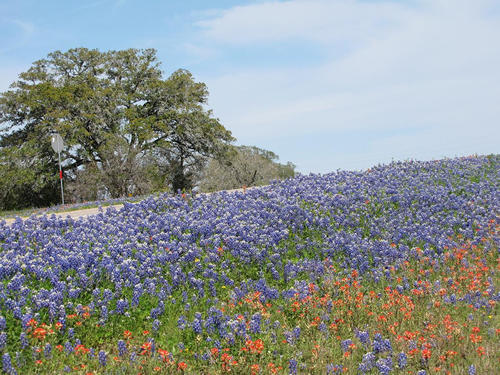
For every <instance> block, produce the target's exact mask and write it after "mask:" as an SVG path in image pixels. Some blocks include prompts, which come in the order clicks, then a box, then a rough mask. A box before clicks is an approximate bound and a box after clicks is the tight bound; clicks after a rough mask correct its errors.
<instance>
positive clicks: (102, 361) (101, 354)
mask: <svg viewBox="0 0 500 375" xmlns="http://www.w3.org/2000/svg"><path fill="white" fill-rule="evenodd" d="M98 357H99V364H100V365H101V366H103V367H104V366H106V352H105V351H104V350H99V355H98Z"/></svg>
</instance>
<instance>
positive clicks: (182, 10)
mask: <svg viewBox="0 0 500 375" xmlns="http://www.w3.org/2000/svg"><path fill="white" fill-rule="evenodd" d="M74 47H87V48H98V49H100V50H103V51H104V50H111V49H115V50H116V49H125V48H131V47H133V48H156V49H157V50H158V57H159V59H160V61H161V62H162V68H163V70H164V72H165V75H166V76H167V75H169V74H170V73H172V72H173V71H175V70H176V69H178V68H184V69H188V70H189V71H191V72H192V73H193V75H194V76H195V78H196V79H197V80H198V81H202V82H205V83H206V84H207V85H208V89H209V92H210V96H209V107H210V108H211V109H212V110H213V111H214V114H215V116H217V117H218V118H219V119H220V120H221V122H222V123H223V124H224V126H226V128H228V129H229V130H231V131H232V132H233V135H234V136H235V137H236V138H237V140H238V142H237V143H238V144H246V145H256V146H259V147H262V148H266V149H269V150H272V151H274V152H275V153H277V154H278V155H279V156H280V159H281V161H283V162H285V161H291V162H293V163H295V164H296V165H297V169H298V170H299V171H300V172H302V173H309V172H314V173H318V172H319V173H324V172H329V171H334V170H337V169H365V168H368V167H370V166H373V165H376V164H379V163H387V162H390V161H391V160H406V159H417V160H429V159H436V158H442V157H455V156H465V155H470V154H474V153H477V154H488V153H499V152H500V147H499V145H500V101H499V98H500V1H498V0H422V1H420V0H409V1H396V0H393V1H377V0H288V1H249V0H248V1H230V0H212V1H203V0H198V1H195V0H184V1H160V0H157V1H153V0H151V1H133V0H109V1H108V0H102V1H99V0H96V1H92V0H89V1H81V0H80V1H72V0H65V1H62V0H61V1H50V0H44V1H35V0H32V1H23V0H1V1H0V91H5V90H7V88H8V86H9V84H10V83H11V82H13V81H14V80H15V79H16V77H17V74H19V73H20V72H22V71H24V70H26V69H27V68H28V67H29V66H30V65H31V63H32V62H33V61H35V60H37V59H40V58H43V57H45V56H46V55H47V54H48V53H50V52H52V51H55V50H61V51H65V50H67V49H69V48H74Z"/></svg>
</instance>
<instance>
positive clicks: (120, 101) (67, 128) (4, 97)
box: [0, 48, 233, 209]
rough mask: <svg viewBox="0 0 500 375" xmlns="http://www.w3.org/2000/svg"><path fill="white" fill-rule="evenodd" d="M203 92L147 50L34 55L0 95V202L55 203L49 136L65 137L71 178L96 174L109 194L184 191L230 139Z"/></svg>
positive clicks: (54, 170) (189, 77)
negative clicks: (166, 188)
mask: <svg viewBox="0 0 500 375" xmlns="http://www.w3.org/2000/svg"><path fill="white" fill-rule="evenodd" d="M207 97H208V90H207V87H206V85H205V84H203V83H199V82H195V80H194V79H193V76H192V75H191V74H190V73H189V72H188V71H186V70H178V71H176V72H174V73H173V74H172V75H170V76H169V77H167V78H163V74H162V71H161V70H160V64H159V62H158V60H157V57H156V51H155V50H154V49H145V50H137V49H128V50H122V51H109V52H100V51H98V50H89V49H86V48H76V49H71V50H69V51H67V52H60V51H56V52H53V53H50V54H49V55H48V56H47V57H46V58H45V59H41V60H38V61H35V62H34V63H33V64H32V66H31V67H30V68H29V69H28V70H27V71H26V72H23V73H21V74H20V75H19V79H18V80H17V81H16V82H14V83H13V84H12V85H11V86H10V89H9V90H8V91H6V92H4V93H1V94H0V208H4V209H5V208H13V207H19V206H33V205H34V206H41V205H48V204H51V203H54V202H56V201H57V199H58V190H57V183H58V181H57V177H58V175H57V168H58V167H57V155H56V154H55V153H54V152H53V151H52V150H51V148H50V135H51V133H53V132H58V133H60V134H61V136H62V137H63V139H64V140H65V143H66V148H65V150H64V152H63V153H62V157H63V165H64V170H65V176H66V177H67V178H68V179H69V180H76V179H77V177H78V176H79V175H82V174H84V173H85V172H86V171H93V172H92V173H94V174H95V173H98V174H100V177H99V178H97V179H94V181H96V183H97V181H99V183H101V184H102V186H101V187H100V188H101V189H104V190H105V192H106V193H107V194H108V195H110V196H112V197H118V196H123V195H126V194H138V193H147V192H148V191H147V189H148V188H147V187H145V185H144V183H143V182H144V181H145V179H155V180H156V181H162V182H164V183H166V184H169V185H170V186H171V188H172V189H173V190H174V191H176V190H178V189H184V188H186V189H189V188H190V187H192V184H193V180H192V179H193V176H194V174H195V172H196V170H197V169H199V168H200V166H202V165H203V164H204V162H205V160H207V158H209V157H217V155H220V154H222V153H224V152H225V150H226V147H227V145H228V144H229V142H231V141H232V140H233V138H232V136H231V133H230V132H229V131H228V130H227V129H225V128H224V126H222V125H221V124H220V122H219V120H218V119H216V118H214V117H213V115H212V113H211V112H210V111H209V110H207V109H206V103H207ZM151 173H153V174H155V175H154V176H152V175H151Z"/></svg>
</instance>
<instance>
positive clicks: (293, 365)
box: [288, 358, 297, 374]
mask: <svg viewBox="0 0 500 375" xmlns="http://www.w3.org/2000/svg"><path fill="white" fill-rule="evenodd" d="M288 370H289V374H297V361H296V360H295V359H293V358H292V359H290V361H288Z"/></svg>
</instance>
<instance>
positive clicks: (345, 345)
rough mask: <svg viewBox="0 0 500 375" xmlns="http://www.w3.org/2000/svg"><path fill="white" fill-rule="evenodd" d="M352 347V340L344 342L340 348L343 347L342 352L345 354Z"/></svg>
mask: <svg viewBox="0 0 500 375" xmlns="http://www.w3.org/2000/svg"><path fill="white" fill-rule="evenodd" d="M351 345H352V340H351V339H347V340H343V341H342V342H341V343H340V346H341V347H342V351H343V352H347V351H348V350H349V348H350V346H351Z"/></svg>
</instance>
